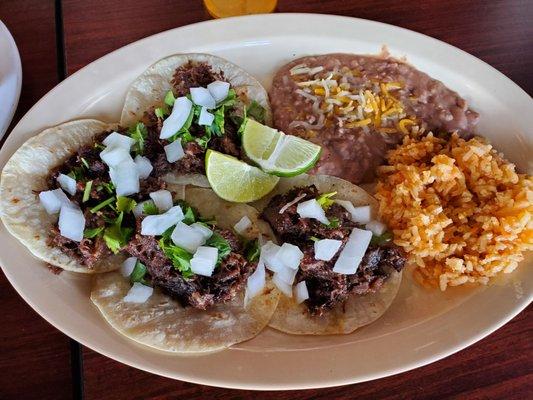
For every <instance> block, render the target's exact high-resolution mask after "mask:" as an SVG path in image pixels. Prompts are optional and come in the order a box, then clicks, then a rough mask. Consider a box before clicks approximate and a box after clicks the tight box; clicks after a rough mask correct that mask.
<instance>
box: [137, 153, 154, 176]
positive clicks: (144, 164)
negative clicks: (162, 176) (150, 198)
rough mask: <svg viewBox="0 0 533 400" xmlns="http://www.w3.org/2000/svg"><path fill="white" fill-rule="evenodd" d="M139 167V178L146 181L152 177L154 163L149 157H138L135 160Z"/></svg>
mask: <svg viewBox="0 0 533 400" xmlns="http://www.w3.org/2000/svg"><path fill="white" fill-rule="evenodd" d="M133 161H134V162H135V165H136V166H137V172H139V178H141V179H146V178H148V177H149V176H150V173H151V172H152V170H153V169H154V167H153V166H152V163H151V162H150V160H149V159H148V158H147V157H143V156H141V155H137V157H135V159H134V160H133Z"/></svg>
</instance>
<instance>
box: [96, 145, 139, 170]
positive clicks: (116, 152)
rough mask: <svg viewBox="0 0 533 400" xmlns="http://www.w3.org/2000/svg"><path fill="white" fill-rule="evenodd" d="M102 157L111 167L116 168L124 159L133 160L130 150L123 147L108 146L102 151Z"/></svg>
mask: <svg viewBox="0 0 533 400" xmlns="http://www.w3.org/2000/svg"><path fill="white" fill-rule="evenodd" d="M100 158H101V159H102V161H103V162H105V163H106V164H107V165H108V166H109V167H110V168H114V167H116V166H117V165H119V164H120V163H122V162H123V161H126V160H128V161H133V160H132V158H131V156H130V152H129V150H126V149H124V148H122V147H106V148H105V149H104V150H103V151H102V152H101V153H100Z"/></svg>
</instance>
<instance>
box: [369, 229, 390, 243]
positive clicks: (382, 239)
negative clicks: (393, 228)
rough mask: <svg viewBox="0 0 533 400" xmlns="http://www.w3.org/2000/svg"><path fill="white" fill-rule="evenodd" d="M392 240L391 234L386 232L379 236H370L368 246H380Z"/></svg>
mask: <svg viewBox="0 0 533 400" xmlns="http://www.w3.org/2000/svg"><path fill="white" fill-rule="evenodd" d="M392 239H393V234H392V232H389V231H387V232H384V233H383V234H381V235H380V236H377V235H372V239H370V244H374V245H378V246H380V245H382V244H385V243H387V242H390V241H391V240H392Z"/></svg>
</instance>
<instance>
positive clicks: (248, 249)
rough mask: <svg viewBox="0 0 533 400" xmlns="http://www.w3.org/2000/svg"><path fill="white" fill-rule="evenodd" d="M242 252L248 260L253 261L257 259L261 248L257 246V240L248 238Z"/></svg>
mask: <svg viewBox="0 0 533 400" xmlns="http://www.w3.org/2000/svg"><path fill="white" fill-rule="evenodd" d="M244 254H245V257H246V259H247V260H248V261H250V262H255V261H257V260H259V255H260V254H261V249H260V248H259V240H257V239H255V240H250V241H248V242H247V243H246V245H245V247H244Z"/></svg>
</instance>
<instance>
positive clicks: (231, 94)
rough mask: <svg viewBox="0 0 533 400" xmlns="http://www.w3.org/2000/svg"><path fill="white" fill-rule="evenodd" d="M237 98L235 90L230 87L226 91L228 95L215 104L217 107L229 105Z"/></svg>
mask: <svg viewBox="0 0 533 400" xmlns="http://www.w3.org/2000/svg"><path fill="white" fill-rule="evenodd" d="M236 99H237V93H236V92H235V89H230V90H229V91H228V95H227V96H226V98H225V99H224V100H222V101H221V102H220V103H218V104H217V107H220V106H226V107H231V106H233V105H234V104H235V101H236Z"/></svg>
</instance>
